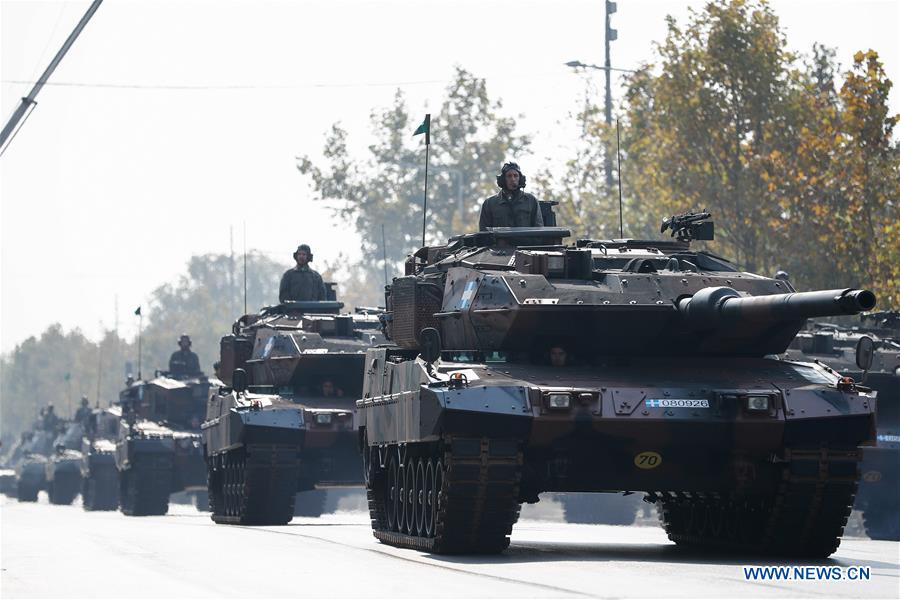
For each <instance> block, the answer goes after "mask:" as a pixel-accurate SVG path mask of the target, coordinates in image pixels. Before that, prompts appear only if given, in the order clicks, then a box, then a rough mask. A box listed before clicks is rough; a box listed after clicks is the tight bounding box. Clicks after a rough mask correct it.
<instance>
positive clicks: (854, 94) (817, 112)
mask: <svg viewBox="0 0 900 600" xmlns="http://www.w3.org/2000/svg"><path fill="white" fill-rule="evenodd" d="M817 59H818V60H817V61H816V62H817V64H818V65H819V66H820V67H821V66H822V61H821V56H817ZM823 73H824V75H825V76H824V77H823V76H822V74H823ZM829 73H830V70H829V69H821V68H818V69H815V70H814V71H813V76H812V77H810V78H809V80H808V81H807V88H808V94H806V95H805V96H804V97H803V99H804V101H805V103H806V106H805V110H806V112H807V114H808V115H809V117H810V118H809V119H808V120H807V121H806V124H805V126H804V127H802V128H801V129H800V130H799V132H798V135H797V146H796V149H795V151H794V152H791V153H790V154H784V153H779V152H773V153H772V155H771V156H770V159H771V173H770V175H769V176H768V187H769V192H770V194H769V198H770V201H771V202H773V203H778V204H779V205H780V206H781V207H782V209H783V216H784V218H783V219H782V220H781V222H780V223H776V229H777V231H778V232H779V233H780V234H781V239H782V240H783V242H784V250H785V251H784V252H783V260H784V264H785V266H786V267H787V268H789V269H790V270H791V271H793V272H794V273H796V275H797V280H798V281H799V282H800V283H801V284H803V285H805V286H809V287H832V286H833V285H834V282H835V281H840V282H842V284H846V285H857V286H865V287H869V288H872V289H873V290H874V291H875V292H876V294H877V295H878V296H879V298H880V305H881V306H882V307H891V306H893V307H897V306H898V304H900V209H898V204H897V202H898V197H900V196H898V192H900V170H898V146H897V143H896V142H893V141H892V134H893V128H894V126H895V125H896V123H897V120H898V117H897V115H890V113H889V109H888V94H889V92H890V89H891V86H892V84H891V81H890V80H889V79H887V77H886V76H885V73H884V68H883V65H882V63H881V61H880V60H879V58H878V55H877V53H875V52H874V51H872V50H869V51H868V52H858V53H857V54H856V55H855V56H854V57H853V66H852V67H851V69H850V70H849V72H847V74H846V77H845V80H844V82H843V85H842V86H841V88H840V91H839V92H838V93H835V90H834V85H833V83H832V84H831V85H829V84H828V81H827V79H828V75H829Z"/></svg>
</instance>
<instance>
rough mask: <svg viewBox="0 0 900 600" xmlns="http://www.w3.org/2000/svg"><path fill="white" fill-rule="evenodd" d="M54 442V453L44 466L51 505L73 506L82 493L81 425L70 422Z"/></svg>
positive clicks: (82, 430)
mask: <svg viewBox="0 0 900 600" xmlns="http://www.w3.org/2000/svg"><path fill="white" fill-rule="evenodd" d="M62 427H63V432H62V433H61V434H60V435H59V436H57V437H56V439H55V440H54V441H53V447H54V451H53V453H51V454H50V456H49V457H48V460H47V463H46V464H45V466H44V472H45V476H46V480H47V497H48V499H49V500H50V504H72V502H74V501H75V498H76V497H77V496H78V493H79V491H81V463H82V459H83V456H82V454H81V440H82V437H83V436H84V428H83V427H82V425H81V423H78V422H74V421H69V422H66V423H65V424H64V425H63V426H62Z"/></svg>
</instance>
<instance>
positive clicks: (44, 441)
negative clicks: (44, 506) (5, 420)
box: [12, 426, 57, 502]
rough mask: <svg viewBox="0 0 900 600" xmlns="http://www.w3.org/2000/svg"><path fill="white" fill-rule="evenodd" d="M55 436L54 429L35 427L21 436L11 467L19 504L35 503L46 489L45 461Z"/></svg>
mask: <svg viewBox="0 0 900 600" xmlns="http://www.w3.org/2000/svg"><path fill="white" fill-rule="evenodd" d="M56 435H57V432H56V430H55V429H44V428H42V427H39V426H36V427H35V428H34V429H32V430H31V431H29V432H26V433H24V434H23V435H22V439H21V440H20V443H19V444H18V446H17V447H16V449H15V450H14V451H13V457H12V465H13V468H14V470H15V474H16V485H15V487H16V499H17V500H18V501H19V502H37V497H38V493H39V492H40V491H41V490H46V489H47V459H48V457H49V456H50V455H51V454H52V453H53V440H54V438H55V437H56Z"/></svg>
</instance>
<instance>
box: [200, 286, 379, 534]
mask: <svg viewBox="0 0 900 600" xmlns="http://www.w3.org/2000/svg"><path fill="white" fill-rule="evenodd" d="M342 307H343V304H342V303H340V302H337V301H335V300H327V301H316V302H287V303H283V304H279V305H277V306H272V307H267V308H264V309H262V310H261V311H260V312H259V313H258V314H252V315H245V316H243V317H241V318H240V319H239V320H238V321H237V322H236V323H235V324H234V328H233V332H232V334H230V335H227V336H225V337H223V338H222V342H221V360H220V365H219V374H220V376H221V378H222V380H223V382H224V383H225V386H223V387H221V388H219V389H215V390H212V392H211V394H210V398H209V405H208V408H207V416H206V421H205V422H204V423H203V448H204V454H205V456H206V461H207V468H208V481H209V503H210V510H211V511H212V519H213V521H215V522H216V523H241V524H253V525H261V524H284V523H287V522H289V521H290V520H291V518H292V517H293V515H294V514H295V494H297V492H307V493H305V494H300V495H299V496H298V498H300V499H303V498H304V497H307V498H308V499H309V501H310V505H307V506H298V507H297V511H296V512H299V513H300V514H305V515H309V516H315V515H317V514H319V513H320V512H321V511H322V509H323V504H324V493H322V490H317V489H316V488H320V487H328V486H346V485H361V484H362V482H363V477H362V469H361V468H360V461H359V451H358V447H357V441H356V423H355V417H354V413H355V400H356V399H357V398H359V396H360V393H361V386H362V368H363V360H364V358H365V350H366V349H367V348H368V347H370V346H373V345H376V344H378V343H379V342H382V341H384V338H383V337H382V335H381V332H380V325H379V321H378V318H377V316H374V315H372V314H370V313H368V312H367V311H360V312H356V313H354V314H340V310H341V308H342ZM310 492H315V493H310Z"/></svg>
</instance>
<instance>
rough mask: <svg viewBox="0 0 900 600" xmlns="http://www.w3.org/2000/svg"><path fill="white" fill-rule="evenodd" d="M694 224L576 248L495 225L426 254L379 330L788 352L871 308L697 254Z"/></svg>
mask: <svg viewBox="0 0 900 600" xmlns="http://www.w3.org/2000/svg"><path fill="white" fill-rule="evenodd" d="M706 216H707V217H708V216H709V215H708V214H707V215H706ZM693 218H694V221H691V222H689V223H687V224H682V225H680V226H678V225H676V226H675V228H676V229H677V230H678V231H682V230H684V229H685V228H687V231H688V233H682V234H679V239H677V240H672V241H641V240H608V241H592V240H580V241H579V242H578V243H577V245H576V246H574V247H571V246H563V245H562V240H563V239H564V238H565V237H568V236H569V231H568V230H565V229H560V228H544V229H535V230H531V229H528V230H525V229H519V230H516V229H509V228H505V229H501V228H498V229H496V230H491V231H488V232H479V233H476V234H469V235H464V236H459V237H457V238H452V239H451V243H450V244H448V245H447V246H442V247H432V248H425V249H423V250H421V251H419V252H418V253H417V254H416V255H415V256H414V257H413V259H412V261H411V262H409V263H408V269H407V271H408V275H407V276H406V277H403V278H397V279H395V280H394V281H393V283H392V284H391V285H390V286H389V288H388V290H387V307H388V313H387V314H386V315H385V316H384V322H385V331H386V334H387V336H388V337H389V338H390V339H391V340H393V341H394V342H395V343H396V344H397V345H398V346H401V347H403V348H410V349H415V348H418V346H419V340H418V337H419V333H420V331H421V330H422V329H423V328H425V327H434V328H436V329H438V331H439V332H440V334H441V338H442V342H443V347H444V348H445V349H447V350H451V349H452V350H484V351H530V350H533V349H534V348H536V347H544V348H546V347H548V345H550V344H556V345H559V344H565V345H566V346H569V347H571V348H572V349H577V350H578V351H579V352H580V353H582V354H590V355H603V354H615V355H621V354H646V355H679V356H681V355H685V354H694V355H702V354H722V353H727V354H732V355H736V356H737V355H741V356H764V355H766V354H777V353H780V352H783V351H784V350H785V349H786V348H787V346H788V344H789V343H790V341H791V340H792V339H793V338H794V336H795V335H796V334H797V332H798V331H799V330H800V329H801V328H802V326H803V323H804V321H805V320H806V319H807V318H812V317H821V316H830V315H850V314H858V313H859V312H861V311H866V310H871V309H872V308H873V307H874V305H875V295H874V294H873V293H872V292H870V291H867V290H852V289H843V290H828V291H816V292H801V293H797V292H796V291H795V290H794V289H793V287H792V286H791V284H790V282H788V281H786V280H783V279H775V278H768V277H762V276H759V275H755V274H752V273H744V272H741V271H739V270H738V268H737V267H735V266H734V265H733V264H731V263H730V262H729V261H727V260H725V259H723V258H720V257H718V256H716V255H714V254H711V253H708V252H704V251H693V250H691V249H690V239H689V238H688V239H683V238H684V237H685V236H687V235H689V233H690V231H692V230H691V229H690V228H695V229H696V228H699V227H700V226H701V225H703V223H701V222H697V220H696V219H697V215H693ZM673 219H677V217H674V218H673ZM707 223H708V222H707ZM679 227H680V229H678V228H679ZM707 233H708V232H707ZM523 241H525V243H527V244H534V243H542V244H544V245H540V246H525V245H522V242H523Z"/></svg>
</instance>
